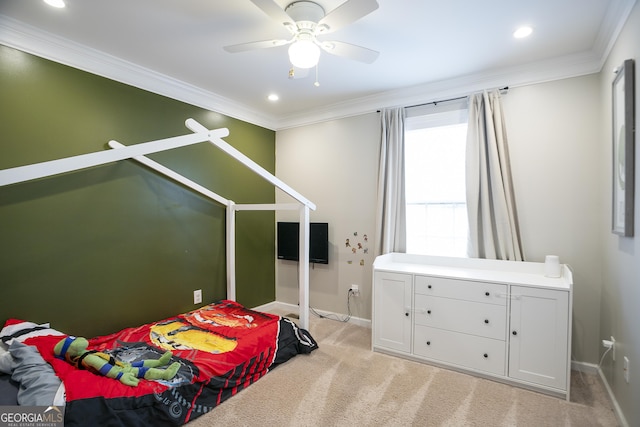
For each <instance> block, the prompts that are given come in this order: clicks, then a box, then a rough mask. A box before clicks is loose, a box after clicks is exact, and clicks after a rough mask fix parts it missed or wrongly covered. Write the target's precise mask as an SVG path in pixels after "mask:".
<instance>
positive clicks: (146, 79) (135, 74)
mask: <svg viewBox="0 0 640 427" xmlns="http://www.w3.org/2000/svg"><path fill="white" fill-rule="evenodd" d="M0 44H3V45H6V46H9V47H12V48H15V49H19V50H22V51H24V52H27V53H30V54H32V55H35V56H39V57H42V58H45V59H49V60H51V61H55V62H58V63H60V64H63V65H68V66H70V67H73V68H77V69H79V70H83V71H87V72H89V73H92V74H96V75H98V76H102V77H105V78H108V79H111V80H115V81H118V82H120V83H124V84H127V85H130V86H134V87H137V88H140V89H144V90H146V91H149V92H152V93H156V94H158V95H162V96H166V97H169V98H172V99H176V100H178V101H182V102H186V103H189V104H191V105H195V106H197V107H201V108H204V109H207V110H211V111H215V112H217V113H221V114H224V115H226V116H229V117H233V118H235V119H238V120H242V121H245V122H249V123H253V124H255V125H258V126H262V127H265V128H267V129H271V130H275V125H274V119H273V118H272V117H269V116H267V115H265V114H262V113H260V112H256V111H254V110H251V109H249V108H247V107H246V106H244V105H242V104H240V103H237V102H235V101H233V100H231V99H228V98H225V97H222V96H220V95H217V94H215V93H213V92H209V91H206V90H203V89H201V88H199V87H196V86H194V85H191V84H188V83H185V82H182V81H180V80H177V79H174V78H171V77H169V76H166V75H164V74H161V73H158V72H156V71H153V70H150V69H148V68H145V67H141V66H139V65H136V64H134V63H132V62H129V61H125V60H123V59H120V58H117V57H115V56H112V55H109V54H106V53H104V52H101V51H98V50H95V49H91V48H89V47H87V46H84V45H82V44H79V43H75V42H73V41H71V40H69V39H65V38H62V37H58V36H56V35H54V34H51V33H48V32H45V31H42V30H40V29H38V28H36V27H33V26H30V25H27V24H25V23H23V22H21V21H17V20H15V19H12V18H9V17H7V16H4V15H1V14H0Z"/></svg>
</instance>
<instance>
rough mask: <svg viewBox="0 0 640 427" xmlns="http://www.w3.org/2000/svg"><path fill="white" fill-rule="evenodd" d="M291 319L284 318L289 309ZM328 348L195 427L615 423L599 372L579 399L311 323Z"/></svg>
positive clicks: (578, 381) (580, 377) (584, 380)
mask: <svg viewBox="0 0 640 427" xmlns="http://www.w3.org/2000/svg"><path fill="white" fill-rule="evenodd" d="M280 314H282V313H280ZM309 329H310V331H311V334H312V335H313V337H314V338H315V339H316V340H317V341H318V344H319V346H320V348H319V349H318V350H316V351H314V352H313V353H311V354H310V355H299V356H296V357H295V358H293V359H292V360H290V361H288V362H287V363H285V364H284V365H282V366H279V367H278V368H276V369H274V370H273V371H272V372H270V373H269V374H267V375H266V376H265V377H263V378H262V379H260V380H259V381H257V382H256V383H255V384H253V385H251V386H250V387H249V388H247V389H246V390H243V391H241V392H240V393H238V394H237V395H236V396H234V397H232V398H230V399H229V400H227V401H226V402H223V403H222V404H221V405H220V406H218V407H217V408H215V409H214V410H213V411H212V412H210V413H208V414H205V415H203V416H201V417H200V418H198V419H196V420H194V421H192V422H190V423H188V426H189V427H204V426H349V427H356V426H532V427H541V426H576V427H585V426H616V425H617V423H616V418H615V415H614V413H613V411H612V409H611V405H610V403H609V401H608V398H607V397H606V395H605V393H604V388H603V387H602V385H601V383H600V380H599V379H598V378H597V376H595V375H592V374H586V373H582V374H581V373H579V372H573V375H572V379H571V382H572V385H571V387H572V390H571V392H572V393H571V394H572V398H571V402H567V401H565V400H563V399H558V398H554V397H550V396H546V395H543V394H539V393H535V392H531V391H527V390H523V389H520V388H516V387H512V386H509V385H505V384H501V383H497V382H494V381H490V380H485V379H479V378H476V377H473V376H470V375H466V374H462V373H458V372H454V371H449V370H446V369H441V368H437V367H433V366H429V365H425V364H421V363H417V362H411V361H407V360H403V359H399V358H396V357H392V356H387V355H384V354H380V353H374V352H372V351H371V330H370V329H367V328H364V327H360V326H355V325H352V324H349V323H346V324H345V323H340V322H336V321H333V320H329V319H319V318H317V317H312V318H311V326H310V328H309Z"/></svg>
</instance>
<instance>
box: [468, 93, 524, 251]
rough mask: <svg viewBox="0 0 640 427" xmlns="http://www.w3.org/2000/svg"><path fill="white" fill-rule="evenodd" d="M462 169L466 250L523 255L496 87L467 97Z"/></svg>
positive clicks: (504, 129) (502, 118)
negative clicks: (465, 196) (464, 165)
mask: <svg viewBox="0 0 640 427" xmlns="http://www.w3.org/2000/svg"><path fill="white" fill-rule="evenodd" d="M466 169H467V170H466V187H467V211H468V215H469V245H468V255H469V256H470V257H472V258H488V259H503V260H514V261H523V260H524V254H523V251H522V244H521V241H520V229H519V227H518V218H517V213H516V203H515V198H514V194H513V183H512V179H511V167H510V162H509V151H508V147H507V133H506V128H505V124H504V116H503V111H502V103H501V100H500V92H499V90H492V91H484V92H483V93H476V94H473V95H471V96H470V98H469V126H468V134H467V153H466Z"/></svg>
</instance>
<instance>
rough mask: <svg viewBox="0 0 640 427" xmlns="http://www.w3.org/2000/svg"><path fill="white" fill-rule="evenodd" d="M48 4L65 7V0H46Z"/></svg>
mask: <svg viewBox="0 0 640 427" xmlns="http://www.w3.org/2000/svg"><path fill="white" fill-rule="evenodd" d="M44 2H45V3H46V4H48V5H49V6H53V7H58V8H63V7H64V6H65V4H64V0H44Z"/></svg>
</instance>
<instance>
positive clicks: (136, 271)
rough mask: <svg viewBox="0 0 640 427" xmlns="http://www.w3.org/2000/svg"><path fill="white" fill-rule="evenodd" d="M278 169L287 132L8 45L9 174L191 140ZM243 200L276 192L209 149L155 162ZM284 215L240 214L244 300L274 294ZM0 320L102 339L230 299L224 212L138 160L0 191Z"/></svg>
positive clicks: (174, 153)
mask: <svg viewBox="0 0 640 427" xmlns="http://www.w3.org/2000/svg"><path fill="white" fill-rule="evenodd" d="M189 117H192V118H194V119H195V120H197V121H199V122H200V123H202V124H203V125H204V126H205V127H207V128H210V129H216V128H221V127H226V128H228V129H229V132H230V134H229V136H228V137H226V138H224V139H225V140H226V141H227V142H228V143H229V144H231V145H232V146H234V147H236V148H237V149H239V150H240V151H241V152H243V153H244V154H246V155H247V156H248V157H249V158H251V159H252V160H254V161H255V162H257V163H258V164H260V165H261V166H262V167H264V168H265V169H266V170H268V171H270V172H272V173H273V172H274V170H275V132H273V131H271V130H268V129H265V128H262V127H259V126H255V125H252V124H249V123H246V122H242V121H239V120H236V119H233V118H230V117H226V116H224V115H221V114H218V113H215V112H211V111H208V110H204V109H202V108H199V107H195V106H193V105H189V104H186V103H183V102H179V101H176V100H173V99H170V98H167V97H163V96H160V95H157V94H154V93H150V92H147V91H144V90H141V89H138V88H134V87H131V86H128V85H125V84H121V83H118V82H115V81H112V80H109V79H106V78H103V77H100V76H97V75H94V74H90V73H86V72H83V71H80V70H78V69H74V68H71V67H67V66H64V65H61V64H58V63H55V62H52V61H48V60H45V59H42V58H40V57H36V56H33V55H30V54H27V53H25V52H22V51H19V50H15V49H12V48H9V47H6V46H2V45H0V169H8V168H12V167H17V166H22V165H27V164H32V163H38V162H43V161H47V160H54V159H60V158H64V157H69V156H74V155H78V154H85V153H91V152H96V151H101V150H106V149H109V148H107V146H106V144H107V142H108V141H109V140H111V139H114V140H116V141H118V142H121V143H123V144H125V145H132V144H136V143H142V142H148V141H152V140H156V139H163V138H167V137H170V136H178V135H184V134H188V133H190V132H191V131H190V130H188V129H187V128H186V127H185V126H184V122H185V120H186V119H187V118H189ZM149 157H151V158H152V159H154V160H156V161H158V162H159V163H162V164H164V165H165V166H168V167H170V168H172V169H174V170H176V171H177V172H179V173H181V174H183V175H185V176H187V177H188V178H190V179H192V180H194V181H195V182H197V183H199V184H201V185H203V186H205V187H207V188H209V189H211V190H213V191H215V192H217V193H218V194H220V195H222V196H223V197H226V198H228V199H231V200H233V201H235V202H236V203H274V202H275V190H274V188H273V186H272V185H270V184H268V183H267V182H266V181H264V180H263V179H262V178H260V177H258V175H256V174H254V173H253V172H251V171H250V170H248V169H246V168H245V167H244V166H243V165H241V164H240V163H239V162H237V161H236V160H234V159H233V158H231V157H229V156H228V155H227V154H225V153H223V152H222V151H220V150H219V149H217V148H215V147H214V146H213V145H211V144H208V143H202V144H197V145H194V146H189V147H184V148H179V149H175V150H170V151H167V152H163V153H158V154H154V155H151V156H149ZM274 222H275V214H274V213H273V212H271V211H258V212H240V213H238V215H237V249H236V256H237V264H238V268H237V300H238V301H239V302H241V303H242V304H244V305H246V306H248V307H252V306H257V305H260V304H264V303H267V302H270V301H273V300H274V299H275V252H274V246H275V244H274V240H275V227H274ZM0 245H1V246H0V322H2V323H4V321H5V320H6V319H7V318H20V319H25V320H31V321H34V322H51V324H52V326H53V327H54V328H57V329H59V330H61V331H63V332H66V333H69V334H75V335H79V336H87V337H91V336H96V335H101V334H106V333H111V332H115V331H116V330H118V329H120V328H123V327H129V326H136V325H138V324H141V323H145V322H149V321H154V320H160V319H163V318H166V317H169V316H172V315H175V314H178V313H181V312H185V311H189V310H192V309H195V308H196V306H195V305H194V304H193V291H194V290H196V289H202V293H203V303H210V302H213V301H216V300H219V299H223V298H226V264H225V207H223V206H220V205H219V204H217V203H216V202H213V201H210V200H208V199H206V198H204V197H202V196H200V195H198V194H197V193H195V192H193V191H191V190H189V189H186V188H184V187H183V186H181V185H179V184H176V183H174V182H173V181H171V180H169V179H168V178H165V177H163V176H161V175H159V174H157V173H155V172H153V171H151V170H150V169H147V168H146V167H144V166H142V165H140V164H138V163H137V162H134V161H131V160H126V161H120V162H116V163H111V164H108V165H103V166H99V167H94V168H90V169H85V170H82V171H77V172H72V173H68V174H64V175H58V176H54V177H49V178H43V179H40V180H35V181H31V182H26V183H20V184H14V185H9V186H5V187H0Z"/></svg>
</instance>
